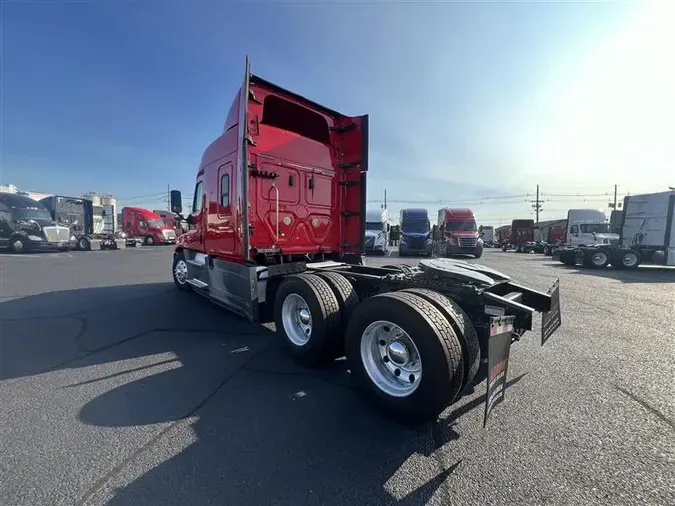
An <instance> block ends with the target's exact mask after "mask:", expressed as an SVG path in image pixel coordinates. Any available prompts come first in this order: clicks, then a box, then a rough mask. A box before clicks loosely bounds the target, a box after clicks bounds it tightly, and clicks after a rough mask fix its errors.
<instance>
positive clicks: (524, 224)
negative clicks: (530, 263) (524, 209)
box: [502, 220, 535, 253]
mask: <svg viewBox="0 0 675 506" xmlns="http://www.w3.org/2000/svg"><path fill="white" fill-rule="evenodd" d="M510 248H514V249H515V250H516V253H531V252H532V251H534V248H535V242H534V220H513V221H512V222H511V237H510V239H509V240H508V241H507V242H504V243H502V251H506V250H507V249H510Z"/></svg>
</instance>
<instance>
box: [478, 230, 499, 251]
mask: <svg viewBox="0 0 675 506" xmlns="http://www.w3.org/2000/svg"><path fill="white" fill-rule="evenodd" d="M478 233H479V235H480V238H481V239H482V240H483V247H484V248H492V247H493V246H494V245H495V228H494V227H492V226H490V225H481V226H480V227H478Z"/></svg>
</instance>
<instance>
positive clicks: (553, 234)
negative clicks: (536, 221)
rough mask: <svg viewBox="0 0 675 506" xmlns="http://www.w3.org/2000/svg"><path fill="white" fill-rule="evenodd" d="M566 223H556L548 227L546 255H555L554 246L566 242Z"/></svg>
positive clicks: (545, 246)
mask: <svg viewBox="0 0 675 506" xmlns="http://www.w3.org/2000/svg"><path fill="white" fill-rule="evenodd" d="M566 230H567V226H566V225H554V226H552V227H549V228H548V232H547V234H546V235H547V237H546V244H545V245H544V255H546V256H549V257H550V256H551V255H553V248H555V247H556V246H559V245H561V244H564V243H565V232H566Z"/></svg>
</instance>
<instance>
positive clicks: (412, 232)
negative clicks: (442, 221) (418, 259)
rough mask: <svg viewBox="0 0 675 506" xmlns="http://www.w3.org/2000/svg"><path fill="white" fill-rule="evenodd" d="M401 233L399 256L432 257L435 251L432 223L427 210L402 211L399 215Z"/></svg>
mask: <svg viewBox="0 0 675 506" xmlns="http://www.w3.org/2000/svg"><path fill="white" fill-rule="evenodd" d="M399 224H400V231H401V238H400V244H399V249H398V254H399V255H401V256H402V255H425V256H429V257H430V256H431V255H432V253H433V249H434V244H433V240H432V238H431V223H430V222H429V213H428V211H427V210H426V209H402V210H401V213H400V215H399Z"/></svg>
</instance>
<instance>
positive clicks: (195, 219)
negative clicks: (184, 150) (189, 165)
mask: <svg viewBox="0 0 675 506" xmlns="http://www.w3.org/2000/svg"><path fill="white" fill-rule="evenodd" d="M203 176H204V173H203V172H201V173H200V174H199V175H198V177H197V182H196V183H195V191H194V196H193V199H192V212H191V213H190V215H189V219H190V225H189V230H188V231H187V232H186V233H185V234H184V236H185V237H184V239H183V244H185V247H186V248H188V249H192V250H195V251H200V252H204V251H205V250H206V249H205V246H204V223H205V222H206V217H205V214H206V209H205V207H206V205H205V204H206V195H205V194H204V177H203Z"/></svg>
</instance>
